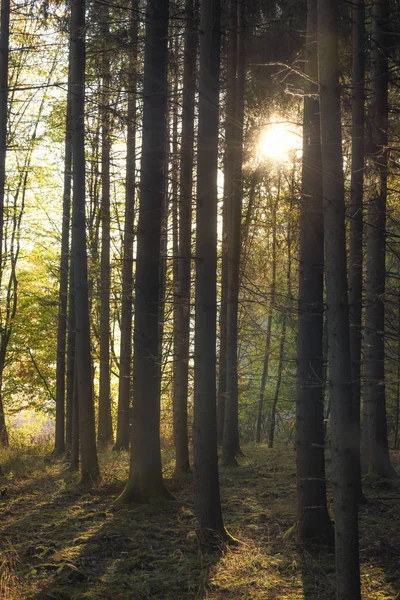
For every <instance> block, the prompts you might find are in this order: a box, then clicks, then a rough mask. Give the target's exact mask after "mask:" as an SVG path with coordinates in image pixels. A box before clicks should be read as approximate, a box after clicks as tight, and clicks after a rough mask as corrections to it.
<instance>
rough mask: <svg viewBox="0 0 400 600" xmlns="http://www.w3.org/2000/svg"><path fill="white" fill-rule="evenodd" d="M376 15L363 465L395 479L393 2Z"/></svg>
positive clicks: (379, 1)
mask: <svg viewBox="0 0 400 600" xmlns="http://www.w3.org/2000/svg"><path fill="white" fill-rule="evenodd" d="M372 9H373V19H372V37H371V41H372V52H371V62H372V97H371V103H372V145H373V154H372V156H371V166H372V169H373V172H374V174H375V176H376V177H375V181H376V185H375V189H373V190H372V194H373V197H372V198H371V200H370V201H369V203H368V226H367V267H366V284H365V289H366V308H365V331H364V406H363V409H364V410H363V412H364V422H363V426H364V432H363V463H364V466H365V470H366V471H367V472H368V473H369V474H371V475H378V476H381V477H388V478H392V477H397V473H396V472H395V470H394V468H393V466H392V464H391V462H390V457H389V446H388V437H387V422H386V388H385V280H386V200H387V170H388V156H387V144H388V134H387V130H388V46H389V45H388V29H389V2H388V0H376V1H375V2H374V3H373V6H372Z"/></svg>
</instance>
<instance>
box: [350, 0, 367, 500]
mask: <svg viewBox="0 0 400 600" xmlns="http://www.w3.org/2000/svg"><path fill="white" fill-rule="evenodd" d="M364 20H365V11H364V0H357V1H356V2H355V3H354V4H353V6H352V22H353V24H352V86H353V89H352V136H351V200H350V267H349V315H350V350H351V372H352V382H353V418H354V425H353V426H354V439H355V440H357V441H356V444H355V447H354V452H355V468H356V473H355V483H356V485H357V486H358V492H357V494H358V496H359V498H360V500H361V498H362V489H361V463H360V408H361V343H362V334H361V313H362V286H363V273H362V269H363V247H362V235H363V193H364V100H365V98H364V83H365V82H364V52H365V35H364Z"/></svg>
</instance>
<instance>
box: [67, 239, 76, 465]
mask: <svg viewBox="0 0 400 600" xmlns="http://www.w3.org/2000/svg"><path fill="white" fill-rule="evenodd" d="M71 256H73V249H72V243H71ZM75 321H76V319H75V282H74V265H73V261H72V260H71V261H70V263H69V298H68V337H67V397H66V419H65V421H66V423H65V444H66V450H67V452H68V453H70V454H72V440H73V401H74V385H75V336H76V325H75Z"/></svg>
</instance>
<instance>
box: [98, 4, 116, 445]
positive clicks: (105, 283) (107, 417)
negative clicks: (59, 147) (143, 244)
mask: <svg viewBox="0 0 400 600" xmlns="http://www.w3.org/2000/svg"><path fill="white" fill-rule="evenodd" d="M98 10H99V13H100V14H99V19H100V38H101V39H100V43H101V59H100V60H101V71H102V73H101V75H102V93H101V107H100V121H101V207H100V210H101V254H100V286H99V287H100V388H99V415H98V431H97V439H98V442H99V444H100V445H101V446H108V445H111V444H112V442H113V429H112V417H111V396H110V277H111V269H110V154H111V123H110V110H109V106H108V104H109V102H110V84H111V72H110V58H109V49H108V47H107V41H108V40H109V34H110V32H109V24H108V23H109V19H110V14H109V7H108V5H107V3H102V4H101V5H99V8H98Z"/></svg>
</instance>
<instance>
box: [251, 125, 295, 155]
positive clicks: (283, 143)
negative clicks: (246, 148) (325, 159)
mask: <svg viewBox="0 0 400 600" xmlns="http://www.w3.org/2000/svg"><path fill="white" fill-rule="evenodd" d="M301 147H302V140H301V135H300V133H299V128H298V127H297V126H296V125H293V124H291V123H284V122H272V123H269V124H268V125H267V126H266V127H265V128H264V129H263V130H262V132H261V133H260V136H259V138H258V142H257V162H262V161H263V160H265V159H270V160H275V161H277V162H287V161H288V160H291V158H292V157H293V154H296V155H297V154H298V153H299V152H300V151H301Z"/></svg>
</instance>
